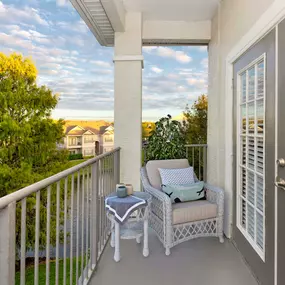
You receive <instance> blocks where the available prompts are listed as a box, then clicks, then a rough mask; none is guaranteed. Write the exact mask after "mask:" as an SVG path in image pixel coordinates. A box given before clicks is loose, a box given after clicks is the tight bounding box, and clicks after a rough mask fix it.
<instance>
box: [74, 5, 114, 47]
mask: <svg viewBox="0 0 285 285" xmlns="http://www.w3.org/2000/svg"><path fill="white" fill-rule="evenodd" d="M70 2H71V4H72V5H73V7H74V8H75V9H76V10H77V12H78V13H79V15H80V17H81V18H82V19H83V21H84V22H85V23H86V25H87V26H88V27H89V29H90V30H91V32H92V33H93V35H94V36H95V38H96V39H97V40H98V42H99V43H100V44H101V45H102V46H114V38H115V34H114V29H113V27H112V25H111V23H110V21H109V18H108V16H107V14H106V11H105V9H104V7H103V5H102V3H101V1H100V0H88V1H86V0H70Z"/></svg>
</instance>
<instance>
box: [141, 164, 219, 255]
mask: <svg viewBox="0 0 285 285" xmlns="http://www.w3.org/2000/svg"><path fill="white" fill-rule="evenodd" d="M187 165H189V164H188V161H187V160H186V159H181V160H160V161H149V162H148V163H147V165H146V167H143V168H142V169H141V179H142V184H143V188H144V191H146V192H148V193H150V194H151V195H152V204H151V215H150V226H151V227H152V229H153V230H154V231H155V232H156V234H157V236H158V238H159V240H160V241H161V242H162V243H163V246H164V247H165V254H166V255H169V254H170V249H171V248H172V247H173V246H175V245H177V244H179V243H181V242H184V241H187V240H190V239H194V238H197V237H218V238H219V239H220V242H221V243H223V242H224V238H223V215H224V191H223V190H222V189H220V188H218V187H214V186H211V185H209V184H205V189H206V193H207V194H206V197H207V201H204V204H201V202H202V201H193V202H186V203H179V204H173V205H172V204H171V200H170V198H169V197H168V196H167V195H166V194H164V193H163V192H162V191H161V190H160V184H161V180H160V175H159V171H158V168H183V167H187ZM148 166H149V167H148ZM149 168H151V169H149ZM150 171H151V172H152V173H150ZM148 174H150V175H151V177H149V176H148ZM149 178H150V179H149ZM195 179H196V181H198V179H197V178H196V177H195ZM150 180H151V182H150ZM197 202H198V203H200V204H199V206H201V205H202V207H204V206H203V205H205V207H208V206H209V207H212V208H213V207H214V209H215V214H214V216H213V214H212V215H211V216H210V217H207V218H205V219H202V220H201V219H199V218H198V219H197V220H193V218H192V219H190V220H191V221H186V220H187V219H186V220H185V221H184V222H183V223H179V222H177V221H176V222H175V223H174V222H173V218H174V212H173V210H175V208H176V207H177V205H179V210H180V212H181V210H182V211H183V207H184V206H185V208H188V209H190V208H191V207H192V211H195V210H194V209H195V208H193V207H195V205H196V206H197V205H198V203H197ZM190 203H191V204H190ZM202 203H203V202H202ZM214 205H216V206H214ZM181 208H182V209H181ZM200 209H201V208H200ZM190 211H191V210H190ZM202 212H204V213H205V212H207V209H202ZM186 216H187V215H186ZM194 216H195V213H194ZM198 216H199V215H198ZM176 220H177V219H176Z"/></svg>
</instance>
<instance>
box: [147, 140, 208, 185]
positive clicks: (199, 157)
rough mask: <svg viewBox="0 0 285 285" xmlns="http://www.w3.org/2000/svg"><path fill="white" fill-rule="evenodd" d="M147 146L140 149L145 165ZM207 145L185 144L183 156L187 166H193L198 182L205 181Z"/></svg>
mask: <svg viewBox="0 0 285 285" xmlns="http://www.w3.org/2000/svg"><path fill="white" fill-rule="evenodd" d="M146 149H147V144H146V145H144V146H143V147H142V156H143V162H142V164H143V165H145V164H146V163H147V157H146ZM207 149H208V145H207V144H187V145H185V151H186V153H185V155H186V158H187V159H188V161H189V164H190V165H191V166H193V168H194V171H195V173H196V176H197V178H198V179H199V180H203V181H207Z"/></svg>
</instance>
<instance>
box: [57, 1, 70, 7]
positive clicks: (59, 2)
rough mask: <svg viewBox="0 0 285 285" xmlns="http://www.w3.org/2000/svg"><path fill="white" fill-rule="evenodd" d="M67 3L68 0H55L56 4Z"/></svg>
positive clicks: (64, 4) (62, 4)
mask: <svg viewBox="0 0 285 285" xmlns="http://www.w3.org/2000/svg"><path fill="white" fill-rule="evenodd" d="M67 4H68V0H56V5H57V6H66V5H67Z"/></svg>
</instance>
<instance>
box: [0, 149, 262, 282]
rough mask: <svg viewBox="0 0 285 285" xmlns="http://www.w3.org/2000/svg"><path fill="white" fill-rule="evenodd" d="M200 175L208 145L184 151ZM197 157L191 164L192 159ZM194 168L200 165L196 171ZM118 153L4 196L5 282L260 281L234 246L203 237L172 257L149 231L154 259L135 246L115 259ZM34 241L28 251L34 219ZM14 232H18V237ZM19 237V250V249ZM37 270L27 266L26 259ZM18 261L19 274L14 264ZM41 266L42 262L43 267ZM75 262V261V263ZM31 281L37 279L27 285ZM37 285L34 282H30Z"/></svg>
mask: <svg viewBox="0 0 285 285" xmlns="http://www.w3.org/2000/svg"><path fill="white" fill-rule="evenodd" d="M187 149H188V151H187V156H188V159H189V161H190V163H191V164H192V165H194V167H195V170H196V175H197V177H200V178H202V177H204V178H205V177H206V176H205V175H206V174H205V173H206V167H207V164H206V160H205V158H206V151H207V145H189V146H187ZM191 160H192V162H191ZM195 164H196V166H195ZM119 173H120V149H119V148H117V149H115V150H113V151H111V152H108V153H106V154H103V155H100V156H98V157H96V158H92V159H90V160H88V161H86V162H84V163H82V164H79V165H77V166H74V167H72V168H70V169H67V170H65V171H63V172H60V173H58V174H56V175H54V176H52V177H49V178H47V179H45V180H42V181H40V182H37V183H35V184H33V185H30V186H28V187H26V188H23V189H21V190H19V191H17V192H14V193H12V194H10V195H7V196H5V197H2V198H1V199H0V227H1V234H0V265H1V266H0V275H1V279H2V281H1V282H3V283H1V284H9V285H13V284H15V275H16V284H21V285H24V284H43V283H39V280H44V281H41V282H44V284H46V285H49V284H59V281H60V280H64V284H80V285H83V284H92V285H93V284H94V285H96V284H99V285H109V284H118V285H123V284H130V280H132V281H131V282H135V284H137V285H142V284H165V285H168V284H169V285H171V284H175V283H177V284H188V283H189V282H190V281H191V284H193V285H195V284H211V285H216V284H219V285H220V284H231V285H237V284H245V285H256V284H257V283H256V281H255V279H254V278H253V276H252V275H251V273H250V271H249V269H248V268H247V266H246V265H245V263H244V261H243V259H242V258H241V255H240V254H239V253H238V252H237V250H236V249H235V247H234V246H233V244H232V243H231V241H229V240H226V242H225V243H224V244H221V243H219V240H218V239H217V238H199V239H194V240H191V241H188V242H184V243H182V244H180V245H178V246H176V247H174V248H173V250H172V253H171V255H170V256H166V255H165V254H164V248H163V246H162V244H161V243H160V242H159V240H158V238H157V237H156V236H155V234H154V232H152V231H150V235H149V248H150V255H149V257H147V258H145V257H143V255H142V248H141V245H138V244H136V242H135V241H131V240H129V241H121V254H122V260H121V261H120V262H119V263H116V262H114V260H113V249H112V248H111V247H110V246H109V242H108V241H109V236H110V222H109V221H108V219H107V218H106V213H105V208H104V201H105V197H106V196H107V195H108V194H109V193H111V192H113V189H114V187H115V184H116V183H118V182H119ZM31 197H35V201H36V202H35V205H34V207H33V211H34V212H33V216H34V220H33V221H34V225H35V238H34V240H33V246H32V249H31V247H28V246H27V241H28V239H27V237H28V236H29V235H28V233H29V231H30V229H29V228H28V227H27V224H28V222H31V221H30V220H28V219H30V215H31V213H29V216H28V215H27V209H28V207H27V205H28V203H30V202H31V201H30V198H31ZM15 233H16V235H15ZM15 239H16V240H17V243H16V244H17V245H16V246H15ZM27 256H32V258H33V266H34V267H32V269H31V268H27V267H26V266H27V264H26V257H27ZM16 261H17V263H18V264H19V266H18V267H17V268H18V269H17V273H15V263H16ZM43 261H44V262H43ZM70 261H72V262H70ZM30 276H32V281H31V280H30V278H31V277H30ZM33 282H34V283H33Z"/></svg>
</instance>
